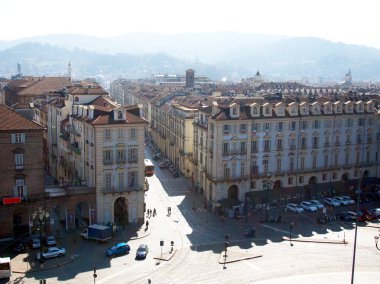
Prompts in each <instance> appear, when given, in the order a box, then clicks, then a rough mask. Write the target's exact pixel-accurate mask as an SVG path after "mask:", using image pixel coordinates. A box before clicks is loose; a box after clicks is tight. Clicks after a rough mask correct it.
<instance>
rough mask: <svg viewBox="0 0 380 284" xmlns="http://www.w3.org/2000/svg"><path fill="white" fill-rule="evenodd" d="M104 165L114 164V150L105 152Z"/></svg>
mask: <svg viewBox="0 0 380 284" xmlns="http://www.w3.org/2000/svg"><path fill="white" fill-rule="evenodd" d="M103 163H104V164H112V150H111V149H108V150H104V151H103Z"/></svg>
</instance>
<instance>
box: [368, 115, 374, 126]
mask: <svg viewBox="0 0 380 284" xmlns="http://www.w3.org/2000/svg"><path fill="white" fill-rule="evenodd" d="M373 124H374V120H373V118H372V117H371V118H369V119H368V125H369V126H372V125H373Z"/></svg>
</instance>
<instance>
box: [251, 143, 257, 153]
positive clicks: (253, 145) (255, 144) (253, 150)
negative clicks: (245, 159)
mask: <svg viewBox="0 0 380 284" xmlns="http://www.w3.org/2000/svg"><path fill="white" fill-rule="evenodd" d="M251 151H252V153H255V152H257V141H256V140H254V141H252V143H251Z"/></svg>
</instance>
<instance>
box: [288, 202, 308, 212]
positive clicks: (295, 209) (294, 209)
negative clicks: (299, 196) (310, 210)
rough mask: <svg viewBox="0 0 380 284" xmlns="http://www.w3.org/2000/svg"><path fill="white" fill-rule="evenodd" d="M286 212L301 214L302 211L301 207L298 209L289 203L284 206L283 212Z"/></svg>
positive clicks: (295, 205)
mask: <svg viewBox="0 0 380 284" xmlns="http://www.w3.org/2000/svg"><path fill="white" fill-rule="evenodd" d="M288 210H289V211H292V212H298V213H301V212H303V211H304V210H303V208H302V207H299V206H298V205H297V204H295V203H289V204H288V205H286V208H285V211H288Z"/></svg>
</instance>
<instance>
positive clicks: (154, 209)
mask: <svg viewBox="0 0 380 284" xmlns="http://www.w3.org/2000/svg"><path fill="white" fill-rule="evenodd" d="M156 214H157V212H156V208H153V217H154V216H156Z"/></svg>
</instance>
